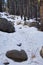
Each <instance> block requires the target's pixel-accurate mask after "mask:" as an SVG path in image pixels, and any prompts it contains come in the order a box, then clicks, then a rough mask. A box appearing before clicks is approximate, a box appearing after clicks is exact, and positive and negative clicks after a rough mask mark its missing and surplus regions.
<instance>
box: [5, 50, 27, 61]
mask: <svg viewBox="0 0 43 65" xmlns="http://www.w3.org/2000/svg"><path fill="white" fill-rule="evenodd" d="M6 56H7V57H8V58H10V59H12V60H14V61H16V62H23V61H26V60H27V59H28V57H27V54H26V52H25V51H24V50H21V51H18V50H11V51H8V52H7V53H6Z"/></svg>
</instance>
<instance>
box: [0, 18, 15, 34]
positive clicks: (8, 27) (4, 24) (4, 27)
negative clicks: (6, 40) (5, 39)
mask: <svg viewBox="0 0 43 65" xmlns="http://www.w3.org/2000/svg"><path fill="white" fill-rule="evenodd" d="M0 31H3V32H7V33H13V32H15V28H14V25H13V24H12V22H9V21H7V20H6V19H5V18H0Z"/></svg>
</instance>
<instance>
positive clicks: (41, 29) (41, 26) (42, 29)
mask: <svg viewBox="0 0 43 65" xmlns="http://www.w3.org/2000/svg"><path fill="white" fill-rule="evenodd" d="M40 31H43V21H42V22H41V24H40Z"/></svg>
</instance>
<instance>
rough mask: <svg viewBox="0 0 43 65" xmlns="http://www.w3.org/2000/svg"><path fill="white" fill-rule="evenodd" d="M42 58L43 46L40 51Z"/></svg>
mask: <svg viewBox="0 0 43 65" xmlns="http://www.w3.org/2000/svg"><path fill="white" fill-rule="evenodd" d="M40 56H41V57H42V58H43V46H42V48H41V50H40Z"/></svg>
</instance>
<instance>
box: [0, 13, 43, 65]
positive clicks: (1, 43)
mask: <svg viewBox="0 0 43 65" xmlns="http://www.w3.org/2000/svg"><path fill="white" fill-rule="evenodd" d="M1 14H2V18H6V19H7V20H8V18H7V16H6V15H4V14H5V13H1ZM8 16H9V17H10V15H8ZM17 17H18V19H17ZM9 20H11V19H9ZM11 21H12V22H14V23H16V22H17V21H21V18H20V16H16V15H15V20H13V19H12V20H11ZM22 22H23V20H22ZM14 26H15V30H16V32H14V33H5V32H1V31H0V65H4V64H3V63H4V62H5V61H6V60H7V61H8V62H9V63H10V64H9V65H43V59H42V58H41V56H40V49H41V47H42V46H43V32H41V31H38V30H37V28H34V27H28V26H23V25H22V24H20V25H14ZM20 27H21V29H20ZM19 43H22V46H21V47H18V46H17V44H19ZM13 49H17V50H21V49H23V50H25V51H26V53H27V55H28V60H27V61H25V62H21V63H19V62H14V61H13V60H11V59H9V58H7V57H6V55H5V54H6V52H7V51H9V50H13ZM32 55H35V58H31V56H32Z"/></svg>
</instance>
